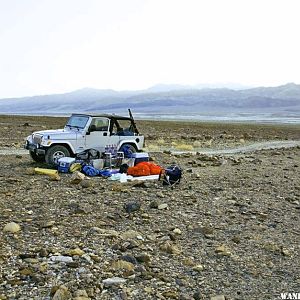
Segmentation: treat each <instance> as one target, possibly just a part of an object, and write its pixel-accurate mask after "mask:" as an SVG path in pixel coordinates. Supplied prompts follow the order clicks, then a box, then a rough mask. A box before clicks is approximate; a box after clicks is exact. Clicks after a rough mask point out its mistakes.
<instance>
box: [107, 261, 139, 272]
mask: <svg viewBox="0 0 300 300" xmlns="http://www.w3.org/2000/svg"><path fill="white" fill-rule="evenodd" d="M111 268H112V269H114V270H122V269H124V270H127V271H132V270H133V269H134V264H132V263H130V262H128V261H125V260H117V261H113V262H112V264H111Z"/></svg>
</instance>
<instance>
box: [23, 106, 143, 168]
mask: <svg viewBox="0 0 300 300" xmlns="http://www.w3.org/2000/svg"><path fill="white" fill-rule="evenodd" d="M129 115H130V117H122V116H117V115H114V114H112V115H108V114H103V115H90V114H72V115H71V116H70V118H69V120H68V122H67V124H66V125H65V127H64V128H63V129H57V130H44V131H36V132H33V133H32V134H31V135H29V136H28V137H27V139H26V144H25V146H24V147H25V149H28V150H29V153H30V155H31V157H32V158H33V159H34V160H35V161H37V162H43V161H46V163H47V164H49V165H56V164H57V163H58V159H59V158H61V157H65V156H71V157H75V156H76V155H77V154H78V153H81V152H83V151H85V150H87V149H96V150H98V151H99V152H100V153H105V152H107V148H108V147H111V146H113V145H114V147H115V148H116V150H117V151H125V149H126V151H128V150H129V151H130V152H137V151H140V150H141V149H142V148H143V146H144V136H143V135H140V134H139V132H138V129H137V128H136V125H135V122H134V119H133V117H132V114H131V112H130V110H129Z"/></svg>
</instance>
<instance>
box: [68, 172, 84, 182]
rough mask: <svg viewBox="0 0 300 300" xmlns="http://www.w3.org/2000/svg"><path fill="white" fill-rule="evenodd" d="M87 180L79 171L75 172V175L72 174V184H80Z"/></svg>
mask: <svg viewBox="0 0 300 300" xmlns="http://www.w3.org/2000/svg"><path fill="white" fill-rule="evenodd" d="M84 179H85V175H84V174H82V173H81V172H79V171H75V172H74V173H73V174H72V177H71V180H70V182H71V183H72V184H79V183H80V182H81V181H83V180H84Z"/></svg>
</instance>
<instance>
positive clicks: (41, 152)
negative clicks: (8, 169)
mask: <svg viewBox="0 0 300 300" xmlns="http://www.w3.org/2000/svg"><path fill="white" fill-rule="evenodd" d="M24 148H25V149H27V150H29V151H32V152H35V153H36V154H38V155H45V154H46V150H45V149H43V148H41V146H40V145H39V144H32V143H30V142H29V141H26V144H25V145H24Z"/></svg>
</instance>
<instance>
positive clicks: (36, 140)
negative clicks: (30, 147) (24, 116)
mask: <svg viewBox="0 0 300 300" xmlns="http://www.w3.org/2000/svg"><path fill="white" fill-rule="evenodd" d="M32 140H33V143H34V144H40V143H41V142H42V136H41V135H37V134H34V135H33V138H32Z"/></svg>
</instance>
